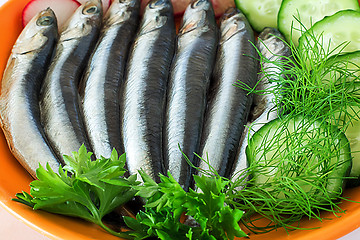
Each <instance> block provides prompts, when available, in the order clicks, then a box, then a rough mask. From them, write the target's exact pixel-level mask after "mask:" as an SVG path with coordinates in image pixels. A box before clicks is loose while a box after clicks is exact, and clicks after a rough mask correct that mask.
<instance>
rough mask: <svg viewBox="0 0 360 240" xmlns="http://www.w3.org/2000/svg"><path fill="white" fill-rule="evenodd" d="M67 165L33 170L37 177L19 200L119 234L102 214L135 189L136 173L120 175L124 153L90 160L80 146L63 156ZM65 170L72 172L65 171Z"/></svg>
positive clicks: (123, 170)
mask: <svg viewBox="0 0 360 240" xmlns="http://www.w3.org/2000/svg"><path fill="white" fill-rule="evenodd" d="M64 160H65V163H66V166H65V167H64V168H62V167H61V166H60V167H59V173H55V172H54V171H53V170H52V169H51V168H50V166H49V165H47V166H46V169H45V168H43V167H42V166H40V167H39V168H38V169H37V171H36V176H37V178H38V180H35V181H33V182H31V184H30V186H31V189H30V194H31V195H30V194H28V193H25V192H23V193H19V194H17V195H16V197H17V199H14V200H16V201H18V202H21V203H23V204H26V205H28V206H31V207H33V208H34V209H42V210H45V211H48V212H52V213H58V214H62V215H68V216H73V217H79V218H83V219H85V220H87V221H90V222H93V223H95V224H98V225H99V226H101V227H103V228H104V229H105V230H107V231H110V232H111V233H112V234H116V235H118V236H120V237H124V238H125V237H126V238H128V235H126V234H123V233H114V232H113V231H112V230H111V229H109V228H108V227H107V226H105V225H104V223H103V222H102V218H103V217H104V216H105V215H106V214H108V213H110V212H111V211H113V210H114V209H115V208H117V207H118V206H120V205H122V204H124V203H126V202H128V201H129V200H130V199H132V198H133V197H134V195H135V193H136V190H135V189H134V188H133V186H136V185H137V184H138V182H137V181H136V176H131V177H129V178H123V175H124V173H125V172H126V170H125V169H124V165H125V155H121V156H120V157H118V155H117V153H116V151H115V150H114V151H113V153H112V155H111V157H110V158H108V159H106V158H100V159H97V160H95V161H91V153H88V152H87V150H86V148H85V147H84V146H82V147H81V148H80V149H79V151H78V152H73V156H72V157H70V156H65V157H64ZM68 173H71V175H70V174H68Z"/></svg>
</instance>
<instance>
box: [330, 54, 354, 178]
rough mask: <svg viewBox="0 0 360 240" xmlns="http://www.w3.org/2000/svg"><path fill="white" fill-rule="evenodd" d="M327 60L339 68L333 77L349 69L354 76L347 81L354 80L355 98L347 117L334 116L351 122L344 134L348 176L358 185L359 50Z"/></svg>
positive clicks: (335, 77) (343, 122)
mask: <svg viewBox="0 0 360 240" xmlns="http://www.w3.org/2000/svg"><path fill="white" fill-rule="evenodd" d="M327 62H328V64H330V65H331V67H332V68H334V69H339V71H336V72H335V73H332V74H331V75H332V76H333V77H332V78H333V79H338V76H339V75H340V74H343V73H344V72H343V70H347V71H349V72H350V73H351V74H352V75H353V76H354V78H356V79H354V78H353V79H349V82H354V83H353V88H354V89H355V90H354V95H356V96H355V97H357V99H355V98H354V99H355V101H354V102H352V103H351V104H350V103H348V105H347V106H346V109H345V112H346V113H348V115H347V117H346V116H345V114H337V116H336V118H337V119H339V121H340V125H344V124H346V123H347V122H349V121H350V122H351V123H350V125H348V126H347V128H345V135H346V137H347V139H348V140H349V143H350V149H351V156H352V167H351V171H350V176H351V177H357V178H358V179H357V180H355V181H354V180H351V182H352V185H360V102H359V100H360V81H359V80H360V51H356V52H352V53H348V54H344V55H339V56H334V57H332V58H330V59H329V60H328V61H327ZM326 81H329V80H326Z"/></svg>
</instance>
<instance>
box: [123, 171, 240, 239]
mask: <svg viewBox="0 0 360 240" xmlns="http://www.w3.org/2000/svg"><path fill="white" fill-rule="evenodd" d="M139 173H140V175H141V177H142V179H143V182H144V184H143V185H139V186H136V189H137V190H138V192H137V195H138V196H140V197H142V198H144V199H145V200H146V204H145V211H141V212H139V213H138V214H137V216H136V219H132V218H129V217H124V219H125V223H126V224H127V225H128V227H129V228H131V229H132V230H133V231H129V232H127V233H128V234H129V235H131V236H133V237H135V239H145V238H147V237H158V238H160V239H164V240H165V239H174V240H177V239H178V240H181V239H201V240H210V239H211V240H216V239H224V240H225V239H234V238H235V237H244V236H247V235H246V234H245V233H244V232H243V231H242V230H241V229H240V227H239V225H238V222H239V221H240V219H241V217H242V215H243V212H242V211H240V210H237V209H232V208H231V207H230V206H228V205H226V204H225V198H226V192H225V191H224V189H225V187H226V186H227V184H229V183H230V182H229V180H226V179H224V178H221V177H218V176H201V177H200V176H194V178H195V183H196V188H198V191H194V190H190V191H189V192H185V191H184V190H183V189H182V187H181V186H180V184H179V183H178V182H176V180H175V179H174V178H173V177H172V176H171V174H170V173H168V176H164V175H160V180H161V182H160V183H156V182H154V181H153V180H152V179H151V178H149V176H148V175H147V174H146V173H145V172H143V171H140V172H139ZM182 213H186V215H187V216H188V217H190V219H193V220H194V221H195V224H194V226H189V225H187V224H184V223H182V222H181V221H180V219H181V215H182ZM197 225H200V226H197ZM169 236H171V238H169Z"/></svg>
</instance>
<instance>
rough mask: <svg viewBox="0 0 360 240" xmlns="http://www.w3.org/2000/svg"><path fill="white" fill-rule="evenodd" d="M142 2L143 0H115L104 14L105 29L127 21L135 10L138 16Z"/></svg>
mask: <svg viewBox="0 0 360 240" xmlns="http://www.w3.org/2000/svg"><path fill="white" fill-rule="evenodd" d="M140 2H141V0H114V1H113V2H112V3H111V5H110V7H109V9H108V10H107V12H106V14H105V16H104V22H105V23H106V26H104V29H105V28H107V27H110V26H113V25H114V24H120V23H123V22H125V21H127V20H128V19H129V18H130V17H131V16H132V14H133V13H134V12H136V14H137V16H136V17H138V14H139V11H140Z"/></svg>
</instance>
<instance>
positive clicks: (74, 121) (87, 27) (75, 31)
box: [40, 0, 102, 158]
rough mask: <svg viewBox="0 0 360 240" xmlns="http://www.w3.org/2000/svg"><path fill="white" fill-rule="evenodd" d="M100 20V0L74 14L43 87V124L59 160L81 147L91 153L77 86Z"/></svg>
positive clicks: (64, 30)
mask: <svg viewBox="0 0 360 240" xmlns="http://www.w3.org/2000/svg"><path fill="white" fill-rule="evenodd" d="M101 20H102V6H101V2H100V0H91V1H88V2H86V3H84V4H83V5H81V6H80V7H79V8H78V9H77V10H76V11H75V13H74V14H73V15H72V17H71V18H70V19H69V21H68V22H67V24H65V25H64V28H63V29H62V31H61V33H60V39H59V42H58V44H57V46H56V51H55V55H54V59H53V61H52V63H51V65H50V68H49V71H48V73H47V75H46V77H45V80H44V84H43V86H42V88H41V96H40V112H41V122H42V124H43V126H44V130H45V133H46V135H47V137H48V139H49V141H50V142H51V144H52V146H53V148H54V150H55V151H56V153H57V154H58V156H59V157H60V158H61V157H62V156H63V155H71V153H72V152H73V151H78V150H79V148H80V146H81V145H82V144H84V145H85V146H86V148H87V149H88V150H91V148H90V145H89V142H88V139H87V136H86V130H85V127H84V123H83V117H82V110H81V102H80V96H79V92H78V87H79V82H80V79H81V77H82V74H83V71H84V69H85V67H86V64H87V61H88V59H89V56H90V54H91V52H92V50H93V48H94V46H95V43H96V40H97V37H98V33H99V30H100V25H101Z"/></svg>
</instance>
